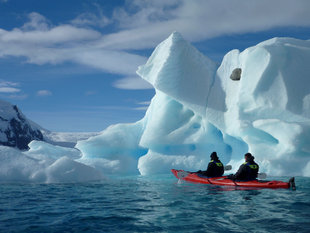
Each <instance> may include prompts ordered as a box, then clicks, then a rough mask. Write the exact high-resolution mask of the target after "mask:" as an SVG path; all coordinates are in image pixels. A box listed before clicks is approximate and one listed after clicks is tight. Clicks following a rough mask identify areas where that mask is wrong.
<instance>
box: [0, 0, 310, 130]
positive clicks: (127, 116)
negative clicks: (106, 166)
mask: <svg viewBox="0 0 310 233" xmlns="http://www.w3.org/2000/svg"><path fill="white" fill-rule="evenodd" d="M173 31H178V32H180V33H181V34H182V35H183V37H184V38H185V39H186V40H188V41H190V42H191V43H192V44H193V45H194V46H195V47H196V48H197V49H198V50H200V51H201V52H202V53H203V54H204V55H206V56H208V57H209V58H211V59H212V60H214V61H216V62H218V63H220V62H221V60H222V58H223V56H224V55H225V54H226V53H227V52H229V51H230V50H232V49H239V50H241V51H242V50H244V49H245V48H247V47H250V46H253V45H256V44H257V43H259V42H261V41H264V40H267V39H270V38H273V37H294V38H298V39H303V40H305V39H310V1H308V0H294V1H293V0H257V1H256V0H191V1H189V0H156V1H155V0H152V1H151V0H132V1H125V0H122V1H121V0H84V1H82V0H63V1H58V0H54V1H51V0H0V99H2V100H6V101H9V102H11V103H13V104H16V105H18V107H19V108H20V109H21V110H22V112H23V113H24V114H25V115H26V116H27V117H28V118H29V119H31V120H33V121H34V122H36V123H38V124H39V125H41V126H42V127H44V128H46V129H48V130H51V131H62V132H68V131H78V132H81V131H101V130H103V129H105V128H106V127H107V126H109V125H111V124H116V123H130V122H135V121H137V120H139V119H141V118H142V117H143V116H144V114H145V110H146V108H147V105H148V103H149V102H150V100H151V98H152V97H153V96H154V94H155V91H154V90H153V88H152V87H151V86H150V85H149V84H148V83H146V82H145V81H143V80H142V79H141V78H139V77H138V76H137V75H136V73H135V71H136V70H137V68H138V66H139V65H142V64H144V63H145V62H146V60H147V58H148V57H149V56H150V55H151V53H152V51H153V49H154V48H155V47H156V45H158V44H159V43H160V42H161V41H163V40H164V39H166V38H167V37H168V36H169V35H170V34H171V33H172V32H173Z"/></svg>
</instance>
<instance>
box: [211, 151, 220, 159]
mask: <svg viewBox="0 0 310 233" xmlns="http://www.w3.org/2000/svg"><path fill="white" fill-rule="evenodd" d="M210 158H211V160H218V159H219V157H217V153H216V152H215V151H214V152H212V153H211V155H210Z"/></svg>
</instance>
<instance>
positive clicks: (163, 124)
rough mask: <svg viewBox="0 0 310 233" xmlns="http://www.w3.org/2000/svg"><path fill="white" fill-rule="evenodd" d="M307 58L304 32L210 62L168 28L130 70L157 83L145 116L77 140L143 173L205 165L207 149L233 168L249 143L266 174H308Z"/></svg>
mask: <svg viewBox="0 0 310 233" xmlns="http://www.w3.org/2000/svg"><path fill="white" fill-rule="evenodd" d="M309 61H310V41H309V40H307V41H302V40H297V39H292V38H274V39H270V40H268V41H265V42H262V43H260V44H258V45H256V46H254V47H251V48H248V49H246V50H245V51H243V52H239V51H238V50H233V51H231V52H229V53H228V54H227V55H226V56H225V57H224V59H223V61H222V64H221V65H220V66H219V67H217V66H216V64H215V63H214V62H212V61H211V60H210V59H208V58H206V57H205V56H204V55H202V54H201V53H200V52H199V51H197V49H195V48H194V47H193V46H192V45H190V44H189V43H188V42H186V41H185V40H184V39H183V38H182V36H181V35H180V34H179V33H177V32H175V33H173V34H172V35H170V37H169V38H168V39H166V40H165V41H163V42H162V43H161V44H159V45H158V46H157V48H156V49H155V50H154V52H153V54H152V55H151V57H150V58H149V60H148V61H147V63H146V64H145V65H143V66H141V67H139V69H138V71H137V73H138V74H139V75H140V76H141V77H142V78H143V79H145V80H147V81H148V82H149V83H151V84H152V85H153V86H154V88H155V90H156V95H155V96H154V98H153V99H152V102H151V105H150V106H149V108H148V110H147V112H146V115H145V117H144V118H143V119H142V120H141V121H139V122H138V123H136V124H133V125H126V124H123V125H117V126H111V127H110V128H108V129H107V130H106V131H105V132H104V133H103V134H102V135H100V136H97V137H92V138H89V139H88V140H86V141H79V142H78V143H77V148H78V149H79V150H81V152H82V154H83V157H82V158H84V159H90V158H91V157H92V156H94V155H95V156H96V158H97V159H102V160H105V162H107V161H106V160H108V161H110V162H113V161H114V162H115V163H122V162H124V160H122V158H121V157H120V155H122V156H125V154H126V156H127V157H126V159H127V160H128V159H129V157H130V158H131V159H132V160H137V167H138V170H139V172H140V173H141V174H142V175H147V174H158V173H169V172H170V169H171V168H182V169H186V170H198V169H204V168H206V166H207V163H208V161H209V154H210V153H211V152H212V151H217V152H218V154H219V156H220V158H221V159H222V161H223V162H224V163H231V164H233V165H234V168H235V169H237V168H238V166H239V164H240V163H241V162H242V160H243V155H244V153H246V152H248V151H250V152H251V153H253V154H254V156H255V157H256V161H257V162H258V163H260V164H261V169H262V171H266V172H269V174H271V175H308V174H309V172H308V171H307V169H306V167H309V166H310V144H309V142H310V120H309V118H310V81H309V74H310V67H309V65H308V64H309ZM235 69H239V71H241V76H240V77H239V78H240V80H238V81H236V80H232V79H230V76H231V74H232V72H233V71H234V70H235ZM239 73H240V72H239ZM124 141H125V142H126V143H124ZM115 143H116V144H117V145H115ZM94 147H95V148H96V149H95V151H93V150H94ZM111 149H114V150H115V149H116V151H114V152H113V153H111ZM129 151H131V152H133V153H129ZM114 155H116V156H114ZM125 163H126V162H125ZM132 164H135V163H132ZM102 168H103V170H105V171H106V172H108V171H111V169H110V168H108V167H102Z"/></svg>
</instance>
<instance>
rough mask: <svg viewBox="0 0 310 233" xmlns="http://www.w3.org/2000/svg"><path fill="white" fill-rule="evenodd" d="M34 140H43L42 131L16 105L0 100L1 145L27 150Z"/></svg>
mask: <svg viewBox="0 0 310 233" xmlns="http://www.w3.org/2000/svg"><path fill="white" fill-rule="evenodd" d="M32 140H43V135H42V133H41V131H40V129H39V128H38V127H37V126H36V125H35V124H33V123H32V122H31V121H29V120H28V119H27V118H26V117H25V116H24V115H23V114H22V113H21V111H20V110H19V109H18V108H17V106H16V105H11V104H10V103H8V102H6V101H2V100H0V145H4V146H10V147H16V148H18V149H20V150H26V149H28V143H29V142H31V141H32Z"/></svg>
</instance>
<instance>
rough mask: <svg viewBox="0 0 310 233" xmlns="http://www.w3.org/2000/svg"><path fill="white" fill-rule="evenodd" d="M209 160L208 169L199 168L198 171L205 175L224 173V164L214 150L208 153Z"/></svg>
mask: <svg viewBox="0 0 310 233" xmlns="http://www.w3.org/2000/svg"><path fill="white" fill-rule="evenodd" d="M210 158H211V161H210V162H209V165H208V169H207V170H206V171H201V170H199V171H198V173H199V174H202V175H204V176H207V177H219V176H222V175H223V174H224V166H223V164H222V162H221V161H220V160H219V158H218V157H217V153H216V152H212V153H211V155H210Z"/></svg>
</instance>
